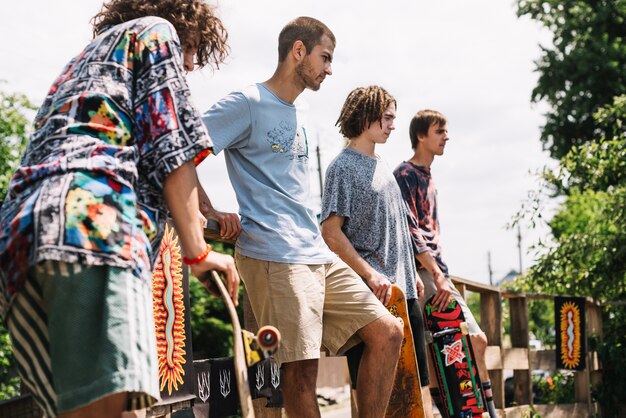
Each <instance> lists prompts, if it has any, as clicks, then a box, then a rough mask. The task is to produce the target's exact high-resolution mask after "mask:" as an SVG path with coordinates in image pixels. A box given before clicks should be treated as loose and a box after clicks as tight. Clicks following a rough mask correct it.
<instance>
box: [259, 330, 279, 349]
mask: <svg viewBox="0 0 626 418" xmlns="http://www.w3.org/2000/svg"><path fill="white" fill-rule="evenodd" d="M256 339H257V343H258V345H259V347H260V348H261V349H262V350H265V351H272V350H274V349H275V348H276V347H278V342H279V341H280V332H279V331H278V329H276V328H275V327H272V326H265V327H261V328H260V329H259V332H257V334H256Z"/></svg>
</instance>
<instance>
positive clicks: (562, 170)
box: [524, 95, 626, 417]
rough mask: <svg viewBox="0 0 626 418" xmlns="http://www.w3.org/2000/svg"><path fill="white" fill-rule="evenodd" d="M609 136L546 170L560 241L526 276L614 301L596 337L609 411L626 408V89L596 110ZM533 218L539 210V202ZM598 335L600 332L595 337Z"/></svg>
mask: <svg viewBox="0 0 626 418" xmlns="http://www.w3.org/2000/svg"><path fill="white" fill-rule="evenodd" d="M595 120H596V122H597V126H599V127H601V130H600V131H601V132H604V135H605V136H602V137H598V138H597V140H596V141H590V142H587V143H585V144H584V145H580V146H574V147H572V149H571V150H570V151H569V152H568V153H567V154H566V155H565V156H564V157H563V158H562V159H561V160H560V162H559V167H558V169H556V170H554V171H552V172H546V173H544V176H543V181H544V185H543V187H544V189H546V190H547V191H548V193H546V194H547V195H551V196H554V195H560V199H561V203H560V207H559V210H558V211H557V213H556V215H555V216H554V217H553V218H552V220H551V221H550V222H549V223H548V225H549V226H550V228H551V231H552V236H553V240H552V242H551V243H546V242H540V243H539V244H537V248H539V249H541V250H542V255H541V256H540V257H539V259H538V261H537V263H536V264H535V265H534V266H533V267H532V268H531V269H530V270H529V271H528V274H527V276H526V277H525V278H524V282H525V286H526V287H528V288H530V289H532V291H534V292H540V293H550V294H566V295H572V296H591V297H592V298H594V299H595V300H597V301H600V302H605V303H607V306H605V307H604V312H603V334H604V340H603V341H595V340H592V341H590V346H595V347H596V348H597V350H598V354H599V356H600V359H601V361H602V364H603V374H602V383H601V385H600V386H597V387H593V388H592V389H593V394H594V397H595V399H597V400H598V401H599V402H600V404H601V405H602V407H603V410H602V413H603V416H606V417H614V416H617V415H618V413H619V411H620V409H621V408H623V407H624V397H623V394H622V389H621V388H622V382H623V377H622V376H623V371H624V370H626V358H625V356H624V352H625V348H626V306H624V305H623V303H622V304H619V303H618V304H613V305H612V304H611V302H623V301H625V300H626V263H625V262H624V260H626V165H625V164H626V132H625V130H624V126H625V125H624V122H625V121H626V95H622V96H620V97H617V98H615V100H614V101H613V103H612V105H610V106H605V107H603V108H601V109H599V111H598V112H596V114H595ZM529 207H530V208H532V210H531V211H530V215H529V216H530V217H531V218H532V217H536V216H537V215H538V213H540V212H539V211H538V210H536V208H539V207H541V205H538V204H536V201H535V202H532V205H530V206H529ZM527 214H528V213H527ZM592 337H593V336H592Z"/></svg>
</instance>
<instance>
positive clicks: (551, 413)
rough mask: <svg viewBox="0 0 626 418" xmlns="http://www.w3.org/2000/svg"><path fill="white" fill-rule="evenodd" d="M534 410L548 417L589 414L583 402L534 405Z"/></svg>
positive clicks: (563, 417) (572, 416) (564, 417)
mask: <svg viewBox="0 0 626 418" xmlns="http://www.w3.org/2000/svg"><path fill="white" fill-rule="evenodd" d="M535 411H537V413H538V414H539V415H541V416H542V417H550V418H578V417H588V416H589V415H588V414H589V413H588V411H587V405H586V404H584V403H572V404H561V405H535ZM507 418H508V415H507Z"/></svg>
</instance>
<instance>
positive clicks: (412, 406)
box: [385, 284, 424, 418]
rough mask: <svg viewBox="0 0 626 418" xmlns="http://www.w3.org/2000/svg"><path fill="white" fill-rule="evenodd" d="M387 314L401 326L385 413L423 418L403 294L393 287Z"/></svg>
mask: <svg viewBox="0 0 626 418" xmlns="http://www.w3.org/2000/svg"><path fill="white" fill-rule="evenodd" d="M387 309H389V312H391V314H392V315H393V316H395V317H396V318H398V320H399V321H400V322H401V323H402V325H403V329H404V339H403V340H402V347H401V348H400V358H399V359H398V367H397V369H396V378H395V381H394V384H393V389H392V391H391V397H390V399H389V404H388V405H387V412H386V414H385V416H386V417H388V418H397V417H407V418H413V417H419V418H423V417H424V406H423V404H422V392H421V388H422V386H421V384H420V378H419V372H418V368H417V359H416V357H415V346H414V343H413V332H412V331H411V325H410V323H409V313H408V307H407V303H406V297H405V296H404V292H403V291H402V289H400V288H399V287H398V286H397V285H395V284H394V285H392V287H391V299H390V300H389V304H388V305H387Z"/></svg>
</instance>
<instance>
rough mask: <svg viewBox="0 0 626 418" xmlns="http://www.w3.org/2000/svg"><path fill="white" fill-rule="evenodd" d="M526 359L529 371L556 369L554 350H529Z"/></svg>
mask: <svg viewBox="0 0 626 418" xmlns="http://www.w3.org/2000/svg"><path fill="white" fill-rule="evenodd" d="M528 359H529V366H530V367H529V368H530V370H555V369H556V352H555V351H554V350H530V351H529V352H528Z"/></svg>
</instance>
